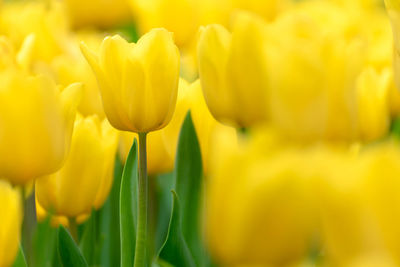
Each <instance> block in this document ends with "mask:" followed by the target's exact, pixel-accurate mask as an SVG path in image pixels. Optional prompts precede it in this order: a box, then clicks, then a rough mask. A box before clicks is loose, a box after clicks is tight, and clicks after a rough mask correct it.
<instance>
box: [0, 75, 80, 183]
mask: <svg viewBox="0 0 400 267" xmlns="http://www.w3.org/2000/svg"><path fill="white" fill-rule="evenodd" d="M0 80H1V82H2V84H3V86H2V87H1V89H0V125H2V130H1V131H0V150H1V151H3V153H5V154H7V157H0V175H1V176H2V177H5V178H6V179H9V180H10V181H11V182H12V183H15V184H25V183H27V182H29V181H31V180H32V179H34V178H37V177H39V176H42V175H46V174H49V173H52V172H54V171H56V170H57V169H59V168H60V167H61V165H62V163H63V160H64V158H65V155H66V154H67V151H68V149H69V142H70V138H71V133H72V128H73V121H74V119H75V110H76V106H77V105H78V99H79V95H80V84H73V85H71V86H69V87H67V88H65V89H64V90H63V91H62V92H61V93H60V92H59V90H58V88H57V87H56V85H55V84H54V83H53V82H52V81H51V80H49V79H47V78H45V77H42V76H27V75H26V74H25V73H22V72H19V71H15V70H4V71H2V72H0Z"/></svg>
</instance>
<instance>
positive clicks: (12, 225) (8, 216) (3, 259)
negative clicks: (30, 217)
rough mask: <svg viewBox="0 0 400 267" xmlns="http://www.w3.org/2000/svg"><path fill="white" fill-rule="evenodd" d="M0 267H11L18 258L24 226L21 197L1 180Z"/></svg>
mask: <svg viewBox="0 0 400 267" xmlns="http://www.w3.org/2000/svg"><path fill="white" fill-rule="evenodd" d="M0 203H1V206H0V214H1V220H0V266H5V267H7V266H11V265H12V264H13V262H14V260H15V257H16V256H17V251H18V246H19V241H20V236H21V225H22V217H23V211H22V202H21V195H20V194H19V192H18V191H17V190H14V189H13V188H12V187H11V186H10V184H9V183H7V182H6V181H4V180H0Z"/></svg>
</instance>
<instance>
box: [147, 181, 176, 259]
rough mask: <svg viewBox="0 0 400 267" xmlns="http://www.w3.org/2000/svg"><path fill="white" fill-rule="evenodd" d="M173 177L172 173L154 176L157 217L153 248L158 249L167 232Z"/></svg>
mask: <svg viewBox="0 0 400 267" xmlns="http://www.w3.org/2000/svg"><path fill="white" fill-rule="evenodd" d="M150 179H151V178H150ZM174 179H175V177H174V175H173V174H172V173H166V174H162V175H157V176H156V177H154V181H155V186H154V191H155V195H156V197H155V199H156V201H157V204H156V205H155V206H156V207H155V208H156V214H157V217H156V218H157V219H156V221H155V223H156V226H155V227H156V229H155V250H156V251H159V250H160V248H161V246H162V245H163V244H164V242H165V237H166V236H167V233H168V225H169V221H170V217H171V209H172V200H171V190H172V189H174V186H175V185H174V184H175V180H174Z"/></svg>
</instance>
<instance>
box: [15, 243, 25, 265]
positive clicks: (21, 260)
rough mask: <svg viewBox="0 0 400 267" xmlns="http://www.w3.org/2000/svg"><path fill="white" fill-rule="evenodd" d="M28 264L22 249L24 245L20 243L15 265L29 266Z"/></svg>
mask: <svg viewBox="0 0 400 267" xmlns="http://www.w3.org/2000/svg"><path fill="white" fill-rule="evenodd" d="M27 266H28V265H27V264H26V259H25V255H24V251H23V249H22V246H21V245H19V249H18V254H17V258H16V259H15V261H14V264H13V267H27Z"/></svg>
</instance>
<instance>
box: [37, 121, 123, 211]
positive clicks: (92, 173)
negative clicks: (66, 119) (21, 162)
mask: <svg viewBox="0 0 400 267" xmlns="http://www.w3.org/2000/svg"><path fill="white" fill-rule="evenodd" d="M117 142H118V134H117V132H116V131H115V130H114V129H113V128H112V127H111V126H110V125H109V124H108V122H107V121H106V120H104V121H103V122H100V120H99V119H98V118H97V117H96V116H92V117H87V118H78V119H77V121H76V122H75V128H74V132H73V135H72V142H71V151H70V153H69V155H68V157H67V159H66V162H65V165H64V166H63V167H62V168H61V169H60V170H59V171H58V172H56V173H54V174H51V175H48V176H45V177H42V178H40V179H38V180H36V194H37V199H38V202H39V203H40V205H41V206H42V207H43V208H44V209H45V210H47V211H51V212H53V213H54V214H55V215H62V216H66V217H69V218H75V217H77V216H79V215H83V214H90V212H91V210H92V207H95V208H96V209H98V208H100V207H101V205H102V204H103V203H104V201H105V199H106V197H107V195H108V193H109V191H110V188H111V184H112V180H113V166H114V159H115V152H116V149H117Z"/></svg>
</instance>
